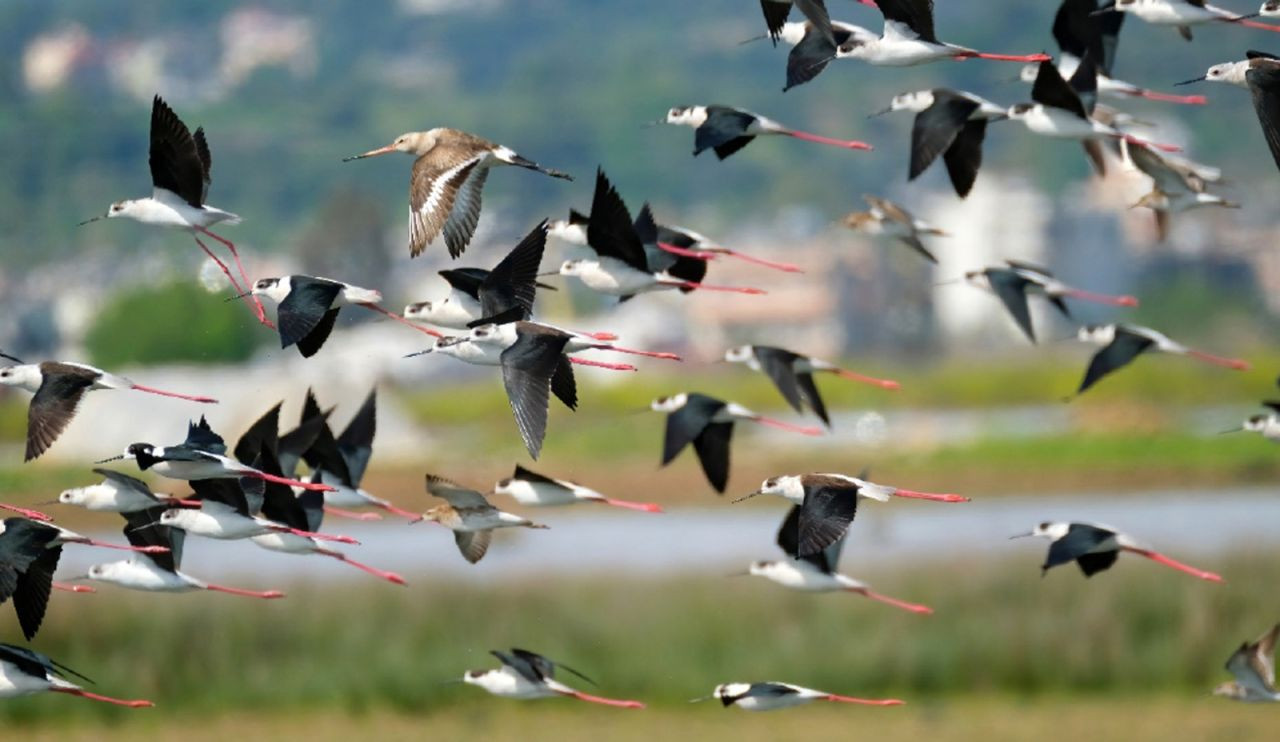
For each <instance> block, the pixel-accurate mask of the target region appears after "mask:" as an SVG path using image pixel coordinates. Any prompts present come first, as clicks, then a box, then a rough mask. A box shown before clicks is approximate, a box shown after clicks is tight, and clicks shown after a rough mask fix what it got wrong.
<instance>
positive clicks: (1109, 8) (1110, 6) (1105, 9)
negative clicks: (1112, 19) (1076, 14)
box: [1089, 2, 1119, 16]
mask: <svg viewBox="0 0 1280 742" xmlns="http://www.w3.org/2000/svg"><path fill="white" fill-rule="evenodd" d="M1117 12H1119V11H1117V10H1116V4H1115V3H1114V2H1110V3H1107V4H1106V5H1103V6H1102V7H1101V8H1098V9H1097V10H1095V11H1093V12H1092V13H1090V14H1089V15H1090V16H1095V15H1106V14H1107V13H1117Z"/></svg>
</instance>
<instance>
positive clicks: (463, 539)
mask: <svg viewBox="0 0 1280 742" xmlns="http://www.w3.org/2000/svg"><path fill="white" fill-rule="evenodd" d="M427 492H429V493H431V494H432V495H435V496H436V497H439V498H440V499H442V500H444V501H445V502H444V504H443V505H436V506H434V507H432V508H431V509H430V510H427V512H425V513H423V514H422V515H421V517H419V518H418V521H426V522H429V523H439V524H440V525H442V526H444V527H445V528H448V529H449V530H451V531H453V539H454V541H456V542H457V544H458V551H460V552H462V556H463V558H464V559H466V560H467V561H468V562H471V563H472V564H475V563H476V562H478V561H480V559H481V558H483V557H484V555H485V552H486V551H488V550H489V541H490V539H492V538H493V530H494V529H495V528H516V527H520V528H546V527H547V526H544V525H541V524H539V523H534V522H533V521H531V520H529V519H528V518H522V517H520V516H518V515H515V514H512V513H507V512H504V511H502V510H499V509H497V508H495V507H494V506H492V505H490V504H489V501H488V500H486V499H485V497H484V495H482V494H480V493H479V492H477V491H475V490H473V489H468V488H466V487H463V486H461V485H458V484H454V483H453V482H451V481H449V480H447V479H444V478H442V477H437V476H435V475H434V474H428V475H427ZM415 522H417V521H415Z"/></svg>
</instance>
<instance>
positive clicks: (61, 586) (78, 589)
mask: <svg viewBox="0 0 1280 742" xmlns="http://www.w3.org/2000/svg"><path fill="white" fill-rule="evenodd" d="M50 587H52V588H53V589H54V590H62V591H63V592H68V593H96V592H98V591H97V590H95V589H93V588H92V587H90V586H88V585H71V584H68V583H65V582H54V583H51V585H50Z"/></svg>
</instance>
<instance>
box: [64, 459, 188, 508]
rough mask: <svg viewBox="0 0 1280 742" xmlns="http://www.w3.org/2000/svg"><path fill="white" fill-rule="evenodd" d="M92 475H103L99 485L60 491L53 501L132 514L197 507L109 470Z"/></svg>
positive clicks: (101, 470) (100, 470)
mask: <svg viewBox="0 0 1280 742" xmlns="http://www.w3.org/2000/svg"><path fill="white" fill-rule="evenodd" d="M93 472H94V473H95V474H100V475H102V481H101V482H99V483H98V484H90V485H87V486H84V487H72V488H71V489H67V490H63V491H62V492H61V493H59V494H58V499H57V500H54V502H57V503H60V504H62V505H72V506H75V507H81V508H84V509H85V510H91V511H93V512H103V513H132V512H136V511H138V510H146V509H148V508H154V507H159V506H164V505H188V506H191V505H198V504H199V503H197V502H195V501H194V500H183V499H181V498H176V497H171V496H169V495H160V494H157V493H155V492H152V491H151V488H150V487H149V486H147V483H146V482H144V481H142V480H141V479H138V478H136V477H131V476H129V475H128V474H123V473H121V472H118V471H112V470H110V469H94V470H93Z"/></svg>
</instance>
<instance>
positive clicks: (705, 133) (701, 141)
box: [693, 106, 756, 160]
mask: <svg viewBox="0 0 1280 742" xmlns="http://www.w3.org/2000/svg"><path fill="white" fill-rule="evenodd" d="M755 120H756V117H755V114H751V113H747V112H746V111H739V110H737V109H736V108H729V107H727V106H707V120H706V121H704V122H702V126H699V127H698V128H697V129H696V130H695V131H694V133H693V154H694V155H695V156H697V155H699V154H701V153H702V152H703V151H704V150H708V149H714V150H715V151H716V155H717V156H719V158H720V159H722V160H723V159H724V158H726V157H728V156H729V155H731V154H733V153H734V152H737V151H738V150H740V149H742V148H743V147H745V146H747V143H748V142H750V141H751V140H752V139H753V138H754V135H748V134H747V128H748V127H750V126H751V124H752V123H754V122H755Z"/></svg>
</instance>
